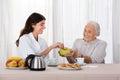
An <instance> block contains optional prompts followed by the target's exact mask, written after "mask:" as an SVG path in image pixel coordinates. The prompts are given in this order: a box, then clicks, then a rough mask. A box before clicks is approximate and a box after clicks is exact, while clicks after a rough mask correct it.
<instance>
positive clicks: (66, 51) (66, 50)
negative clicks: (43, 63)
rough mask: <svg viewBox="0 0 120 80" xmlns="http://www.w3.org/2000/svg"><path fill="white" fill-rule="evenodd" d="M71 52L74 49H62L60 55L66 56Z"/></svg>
mask: <svg viewBox="0 0 120 80" xmlns="http://www.w3.org/2000/svg"><path fill="white" fill-rule="evenodd" d="M71 51H72V49H70V48H66V49H60V50H59V53H60V55H62V56H64V55H66V54H68V53H70V52H71Z"/></svg>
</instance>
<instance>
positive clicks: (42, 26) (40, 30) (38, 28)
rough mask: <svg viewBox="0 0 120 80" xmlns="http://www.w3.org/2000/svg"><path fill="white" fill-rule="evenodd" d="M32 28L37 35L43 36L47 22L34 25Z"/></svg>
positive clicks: (43, 21)
mask: <svg viewBox="0 0 120 80" xmlns="http://www.w3.org/2000/svg"><path fill="white" fill-rule="evenodd" d="M32 27H33V28H34V31H33V32H35V33H37V34H42V33H43V30H44V29H45V28H46V27H45V20H42V21H40V22H38V23H37V24H36V25H32Z"/></svg>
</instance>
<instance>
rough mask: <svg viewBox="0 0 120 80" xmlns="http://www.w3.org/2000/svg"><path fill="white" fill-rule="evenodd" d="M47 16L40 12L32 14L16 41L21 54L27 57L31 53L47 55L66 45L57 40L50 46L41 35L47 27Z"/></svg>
mask: <svg viewBox="0 0 120 80" xmlns="http://www.w3.org/2000/svg"><path fill="white" fill-rule="evenodd" d="M45 20H46V19H45V17H44V16H43V15H41V14H39V13H33V14H31V15H30V16H29V17H28V19H27V21H26V23H25V27H24V29H23V30H22V31H21V34H20V36H19V38H18V40H17V41H16V45H17V46H18V52H19V55H20V56H21V57H22V58H26V57H27V56H28V55H29V54H36V55H41V56H43V57H46V56H47V54H48V53H49V52H50V51H51V50H52V49H53V48H64V45H63V44H62V43H60V42H57V43H55V44H53V45H51V46H49V47H48V45H47V43H46V41H45V40H44V39H42V38H41V37H40V35H39V34H42V33H43V30H44V29H45V28H46V27H45Z"/></svg>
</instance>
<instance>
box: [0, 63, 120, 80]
mask: <svg viewBox="0 0 120 80" xmlns="http://www.w3.org/2000/svg"><path fill="white" fill-rule="evenodd" d="M0 80H120V64H87V65H85V66H82V69H81V70H60V69H59V68H58V67H47V68H46V70H45V71H30V70H29V69H25V70H10V69H6V68H5V67H4V66H1V67H0Z"/></svg>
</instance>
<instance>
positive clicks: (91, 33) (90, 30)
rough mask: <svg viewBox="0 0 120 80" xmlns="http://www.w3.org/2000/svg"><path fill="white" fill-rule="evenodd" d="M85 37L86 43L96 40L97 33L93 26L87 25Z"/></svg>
mask: <svg viewBox="0 0 120 80" xmlns="http://www.w3.org/2000/svg"><path fill="white" fill-rule="evenodd" d="M83 36H84V40H85V41H86V42H90V41H93V40H94V39H95V38H96V32H95V28H94V25H93V24H87V25H86V26H85V29H84V33H83Z"/></svg>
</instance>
